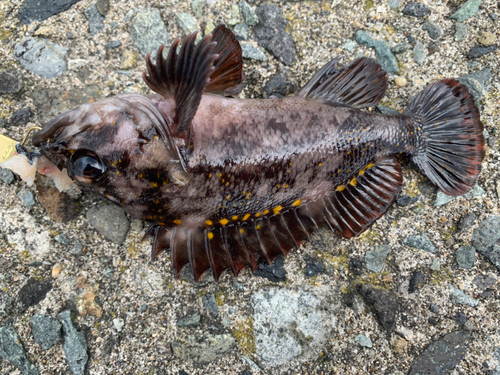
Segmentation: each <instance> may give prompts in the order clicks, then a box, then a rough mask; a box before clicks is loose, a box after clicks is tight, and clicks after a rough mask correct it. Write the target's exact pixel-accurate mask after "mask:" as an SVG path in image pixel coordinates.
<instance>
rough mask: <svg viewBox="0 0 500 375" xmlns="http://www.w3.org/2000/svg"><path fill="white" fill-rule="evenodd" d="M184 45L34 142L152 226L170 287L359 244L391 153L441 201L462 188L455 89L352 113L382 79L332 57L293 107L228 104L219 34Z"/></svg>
mask: <svg viewBox="0 0 500 375" xmlns="http://www.w3.org/2000/svg"><path fill="white" fill-rule="evenodd" d="M196 37H197V33H193V34H190V35H188V36H187V37H186V38H185V39H184V40H183V41H182V44H181V41H180V40H179V39H178V40H176V41H175V42H174V43H173V44H172V46H171V48H170V50H169V52H168V56H167V57H166V58H165V56H164V53H163V52H164V46H162V47H160V48H159V50H158V53H157V56H156V64H153V63H152V62H151V59H150V56H149V55H148V56H147V57H146V65H147V72H146V73H144V74H143V77H144V81H145V83H146V84H147V85H148V86H149V87H150V88H151V89H152V90H153V91H154V92H155V93H156V94H154V95H152V96H150V97H145V96H142V95H137V94H121V95H116V96H114V97H110V98H107V99H104V100H101V101H98V102H95V103H91V104H84V105H81V106H79V107H78V108H76V109H74V110H71V111H69V112H66V113H63V114H61V115H60V116H58V117H56V118H54V119H53V120H51V121H49V122H48V123H46V124H45V125H44V126H43V129H42V130H41V131H39V132H38V133H36V134H35V136H34V138H33V144H34V145H35V146H37V147H38V148H39V150H40V152H41V153H42V154H43V155H44V156H45V157H46V158H48V159H49V160H50V161H51V162H52V163H54V164H55V166H57V168H59V169H60V170H63V169H64V168H66V169H67V171H68V175H69V177H71V179H73V180H74V181H76V182H77V183H78V184H79V185H81V186H83V187H84V188H86V189H90V190H93V191H95V192H97V193H99V194H100V195H101V196H103V197H105V198H107V199H108V200H110V201H111V202H113V203H115V204H117V205H119V206H121V207H123V209H124V210H125V211H126V212H127V213H128V214H129V215H130V216H132V217H134V218H138V219H142V220H145V221H149V222H152V223H153V224H152V226H151V227H150V228H149V229H148V230H147V232H146V234H145V238H147V237H149V236H152V237H153V244H152V259H153V260H154V259H156V258H157V257H158V255H159V254H160V253H161V252H162V251H164V250H170V252H171V260H172V266H173V269H174V272H175V275H176V276H178V274H179V272H180V271H181V269H182V268H183V267H184V266H185V265H189V267H190V268H191V269H192V272H193V274H194V277H195V279H196V280H199V279H200V277H201V276H202V275H203V273H204V272H205V271H207V270H211V271H212V272H213V275H214V277H215V279H216V280H217V279H219V277H220V275H221V274H222V273H223V271H224V270H226V269H229V270H230V271H232V273H233V274H234V275H237V274H238V273H239V271H240V270H241V269H242V268H244V267H245V266H250V267H251V268H252V269H253V270H255V269H256V268H257V266H258V265H259V264H260V263H262V262H263V261H267V262H269V263H272V262H273V260H274V259H275V258H276V257H277V256H278V255H281V254H285V255H286V254H288V252H289V251H290V250H291V249H292V248H295V247H298V246H299V245H300V244H301V242H302V241H304V240H305V239H307V238H308V236H309V235H310V234H311V233H312V232H313V231H314V230H315V229H316V228H318V227H320V226H322V225H326V226H328V227H330V228H331V229H332V230H336V231H338V232H339V233H340V235H342V236H343V237H345V238H350V237H353V236H357V235H359V234H360V233H362V232H363V231H364V230H366V229H367V228H368V227H369V226H370V225H371V224H372V223H373V222H374V221H375V220H376V219H377V218H379V217H380V216H381V215H382V214H383V213H384V212H385V211H386V210H387V209H388V207H389V206H391V204H392V203H393V202H394V200H395V198H396V197H397V195H398V194H399V192H400V190H401V186H402V172H401V165H400V163H399V162H398V161H397V160H396V158H395V155H397V154H399V153H404V154H408V155H410V156H411V158H412V160H413V162H414V163H415V164H416V165H417V166H418V167H419V169H420V170H421V171H422V172H423V173H424V174H425V175H426V176H427V177H428V178H429V179H430V180H431V181H432V182H433V183H434V184H435V185H437V187H438V188H439V189H441V190H442V191H443V192H445V193H447V194H452V195H461V194H464V193H466V192H467V191H469V190H470V189H471V187H472V186H473V185H474V183H475V181H476V179H477V177H478V175H479V173H480V171H481V162H482V160H483V157H484V151H483V144H484V139H483V124H482V123H481V121H480V118H479V112H478V110H477V108H476V106H475V104H474V100H473V98H472V96H471V95H470V94H469V92H468V91H467V89H466V88H465V87H464V86H463V85H462V84H460V83H459V82H458V81H457V80H454V79H443V80H440V81H438V82H435V83H432V84H430V85H429V86H427V87H426V88H425V89H424V90H423V91H422V92H421V93H420V94H418V95H417V96H416V97H415V98H414V99H413V100H412V101H411V102H410V104H409V105H408V107H407V108H406V109H405V110H404V112H403V113H402V114H401V115H395V116H388V115H382V114H376V113H373V112H364V111H361V110H360V109H362V108H367V107H372V106H374V105H376V104H377V103H378V102H379V101H380V100H381V98H382V97H383V96H384V93H385V91H386V88H387V76H386V72H385V71H383V70H382V69H381V67H380V65H379V64H377V63H376V62H375V61H374V60H373V59H370V58H364V57H363V58H359V59H357V60H355V61H353V62H351V63H350V64H348V65H347V66H345V67H343V68H339V67H337V65H338V61H339V59H338V58H337V59H334V60H332V61H330V62H329V63H327V64H326V65H325V66H324V67H323V68H322V69H321V70H320V71H319V72H318V73H317V74H316V75H315V76H313V77H312V78H311V80H310V81H309V82H308V83H307V84H306V85H305V86H304V87H303V88H302V89H301V90H300V91H299V92H298V94H297V95H295V96H291V97H285V98H272V99H266V100H263V99H239V98H235V97H234V96H236V95H237V94H238V93H240V92H241V89H242V84H243V80H244V74H243V72H242V66H243V61H242V52H241V47H240V45H239V43H238V42H237V41H236V39H235V37H234V36H233V34H232V33H231V31H229V30H228V29H227V28H225V27H224V26H219V27H217V28H216V29H215V30H214V31H213V33H212V34H211V35H207V36H205V37H204V38H203V39H201V41H200V42H199V43H197V44H196V43H195V40H196ZM180 44H181V46H180V48H179V45H180Z"/></svg>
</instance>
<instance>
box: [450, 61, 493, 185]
mask: <svg viewBox="0 0 500 375" xmlns="http://www.w3.org/2000/svg"><path fill="white" fill-rule="evenodd" d="M491 77H492V73H491V70H490V69H488V68H485V69H483V70H480V71H479V72H474V73H470V74H466V75H464V76H462V77H460V78H459V79H458V80H459V81H460V83H463V84H464V85H465V86H466V87H467V89H468V90H469V92H470V93H471V94H472V96H473V97H474V100H475V101H476V104H480V101H481V99H482V98H483V96H484V95H486V94H487V93H488V83H489V82H490V80H491ZM476 186H477V185H476ZM476 186H474V188H476ZM474 188H473V190H474ZM483 194H484V191H483Z"/></svg>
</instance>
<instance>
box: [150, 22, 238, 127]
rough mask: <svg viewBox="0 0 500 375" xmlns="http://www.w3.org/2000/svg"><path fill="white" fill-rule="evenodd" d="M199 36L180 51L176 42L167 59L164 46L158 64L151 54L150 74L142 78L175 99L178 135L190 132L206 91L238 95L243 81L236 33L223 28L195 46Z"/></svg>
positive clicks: (184, 42) (161, 93) (190, 37)
mask: <svg viewBox="0 0 500 375" xmlns="http://www.w3.org/2000/svg"><path fill="white" fill-rule="evenodd" d="M197 35H198V32H194V33H192V34H189V35H188V36H187V37H186V38H185V39H184V40H183V41H182V46H181V48H180V51H179V52H177V49H178V46H179V44H180V39H177V40H175V41H174V42H173V43H172V46H171V47H170V50H169V52H168V57H167V58H166V59H165V58H164V57H163V50H164V48H165V46H164V45H162V46H161V47H160V48H159V49H158V53H157V54H156V65H153V63H152V62H151V58H150V55H149V54H148V55H147V56H146V67H147V71H148V72H147V74H146V72H144V73H143V75H142V76H143V79H144V82H145V83H146V84H147V85H148V86H149V88H151V90H153V91H154V92H157V93H158V94H160V95H163V96H164V97H170V98H171V97H173V98H174V99H175V104H176V119H175V120H176V121H175V122H176V128H175V131H174V133H175V135H177V136H178V135H181V134H183V133H185V132H186V131H187V130H188V129H189V126H190V124H191V120H192V119H193V117H194V115H195V114H196V110H197V109H198V105H199V104H200V100H201V96H202V94H203V92H211V93H215V94H222V95H226V96H232V95H237V94H238V93H239V92H240V91H241V87H242V82H243V73H242V69H243V60H242V57H241V47H240V45H239V43H238V42H237V41H236V38H235V37H234V35H233V33H232V32H231V31H230V30H228V29H227V28H226V27H225V26H223V25H220V26H218V27H217V28H216V29H215V30H214V32H213V33H212V34H210V35H207V36H205V37H204V38H203V39H202V40H201V41H200V42H199V43H198V44H196V45H195V41H196V37H197Z"/></svg>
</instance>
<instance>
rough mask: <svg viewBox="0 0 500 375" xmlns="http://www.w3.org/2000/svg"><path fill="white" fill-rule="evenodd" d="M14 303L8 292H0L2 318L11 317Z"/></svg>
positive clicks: (0, 313) (0, 314)
mask: <svg viewBox="0 0 500 375" xmlns="http://www.w3.org/2000/svg"><path fill="white" fill-rule="evenodd" d="M12 302H13V299H12V297H11V296H9V295H8V294H7V292H4V291H3V290H0V316H7V315H10V313H11V312H12Z"/></svg>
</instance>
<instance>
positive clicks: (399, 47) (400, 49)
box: [391, 43, 411, 55]
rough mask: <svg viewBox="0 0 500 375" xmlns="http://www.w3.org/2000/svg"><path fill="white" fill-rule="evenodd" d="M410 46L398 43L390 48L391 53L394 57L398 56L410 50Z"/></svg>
mask: <svg viewBox="0 0 500 375" xmlns="http://www.w3.org/2000/svg"><path fill="white" fill-rule="evenodd" d="M410 47H411V46H410V45H409V44H408V43H399V44H396V45H395V46H394V47H392V48H391V52H392V53H393V54H395V55H398V54H400V53H404V52H406V51H408V50H409V49H410Z"/></svg>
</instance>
